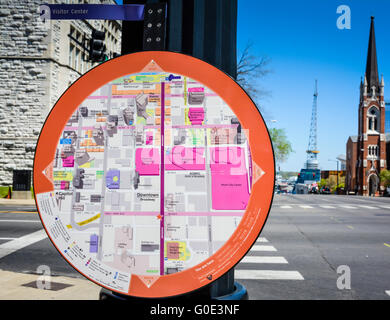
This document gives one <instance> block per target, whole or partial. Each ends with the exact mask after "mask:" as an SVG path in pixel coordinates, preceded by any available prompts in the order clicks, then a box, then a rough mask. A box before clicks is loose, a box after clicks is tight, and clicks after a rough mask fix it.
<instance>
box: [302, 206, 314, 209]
mask: <svg viewBox="0 0 390 320" xmlns="http://www.w3.org/2000/svg"><path fill="white" fill-rule="evenodd" d="M300 207H301V208H303V209H313V207H312V206H307V205H302V206H300Z"/></svg>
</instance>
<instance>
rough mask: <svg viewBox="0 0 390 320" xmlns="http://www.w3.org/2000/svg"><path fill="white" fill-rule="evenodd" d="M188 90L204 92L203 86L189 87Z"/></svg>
mask: <svg viewBox="0 0 390 320" xmlns="http://www.w3.org/2000/svg"><path fill="white" fill-rule="evenodd" d="M188 92H204V88H202V87H195V88H188Z"/></svg>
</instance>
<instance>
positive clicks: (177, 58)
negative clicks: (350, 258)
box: [34, 51, 275, 298]
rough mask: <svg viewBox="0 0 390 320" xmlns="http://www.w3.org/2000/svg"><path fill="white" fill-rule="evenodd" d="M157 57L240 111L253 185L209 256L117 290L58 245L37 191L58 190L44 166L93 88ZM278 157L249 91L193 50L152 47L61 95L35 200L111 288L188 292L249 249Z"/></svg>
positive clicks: (39, 163)
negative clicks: (62, 242)
mask: <svg viewBox="0 0 390 320" xmlns="http://www.w3.org/2000/svg"><path fill="white" fill-rule="evenodd" d="M151 60H153V61H154V62H155V63H156V64H157V65H158V66H159V67H160V68H161V69H162V70H164V72H171V73H174V74H180V75H184V76H186V77H190V78H192V79H194V80H196V81H198V82H200V83H201V84H203V85H205V86H207V87H208V88H209V89H211V90H212V91H214V92H215V93H216V94H217V95H218V96H220V97H221V98H222V99H223V100H224V101H225V103H226V104H227V105H228V106H229V107H230V109H231V110H232V111H233V112H234V113H235V115H236V116H237V117H238V119H239V121H240V123H241V126H242V128H243V129H244V130H245V132H246V136H247V139H248V141H249V147H250V151H251V157H252V181H253V183H252V191H251V196H250V199H249V203H248V205H247V207H246V211H245V214H244V215H243V217H242V219H241V221H240V223H239V225H238V227H237V228H236V230H235V231H234V232H233V234H232V236H231V237H230V238H229V239H228V240H227V241H226V242H225V244H224V245H223V246H222V247H221V248H220V249H219V250H218V251H216V252H215V253H214V254H213V255H211V256H210V257H209V258H207V259H206V260H204V261H202V262H201V263H199V264H197V265H196V266H194V267H191V268H189V269H186V270H184V271H181V272H178V273H174V274H168V275H161V276H158V278H157V279H154V281H153V285H151V286H150V287H148V286H146V285H145V283H144V282H143V281H142V280H141V279H140V277H139V276H138V275H135V274H132V275H131V279H130V286H129V288H128V291H127V292H121V291H117V290H114V289H112V288H110V287H108V286H105V285H103V284H101V283H99V282H98V281H96V280H94V279H91V278H90V277H88V276H86V275H85V274H84V273H82V272H81V271H79V270H78V269H77V268H76V267H75V266H74V265H73V264H72V263H71V262H70V261H69V260H68V259H67V258H66V257H65V255H64V254H63V253H62V252H61V250H59V248H58V247H57V245H56V244H55V242H54V241H53V239H52V238H51V237H50V234H49V233H48V232H47V229H46V226H45V223H44V219H42V216H41V212H40V211H39V210H40V209H39V206H38V200H37V195H39V194H41V193H47V192H52V191H54V186H53V183H52V182H51V181H50V180H49V179H48V178H47V177H46V176H45V174H44V171H45V169H46V168H47V167H48V166H49V165H50V164H51V162H52V161H53V159H54V157H55V152H56V148H57V143H58V141H59V139H60V137H61V133H62V131H63V129H64V127H65V126H66V123H67V121H68V119H69V118H70V117H71V116H72V114H73V113H74V111H75V110H76V109H77V108H78V106H79V105H81V104H82V102H83V101H84V100H85V99H86V98H87V97H88V96H89V95H90V94H92V93H93V92H94V91H96V90H97V89H98V88H100V87H102V86H103V85H105V84H107V83H108V82H110V81H113V80H115V79H117V78H120V77H123V76H125V75H129V74H134V73H140V72H141V71H142V70H143V68H144V67H145V66H146V65H147V64H148V63H149V62H150V61H151ZM274 181H275V162H274V154H273V149H272V144H271V140H270V136H269V133H268V130H267V127H266V125H265V123H264V120H263V118H262V116H261V114H260V112H259V111H258V110H257V108H256V106H255V104H254V103H253V102H252V100H251V99H250V98H249V96H248V95H247V94H246V93H245V91H244V90H243V89H242V88H241V87H240V86H239V85H238V84H237V83H236V82H235V81H234V80H233V79H232V78H230V77H229V76H228V75H227V74H225V73H224V72H222V71H220V70H219V69H217V68H215V67H213V66H212V65H210V64H208V63H206V62H204V61H201V60H199V59H196V58H194V57H191V56H187V55H183V54H179V53H173V52H167V51H147V52H139V53H133V54H128V55H124V56H120V57H118V58H115V59H112V60H109V61H107V62H105V63H103V64H101V65H99V66H97V67H95V68H93V69H92V70H90V71H89V72H87V73H86V74H85V75H83V76H82V77H80V78H79V79H78V80H77V81H76V82H75V83H74V84H73V85H72V86H71V87H70V88H69V89H68V90H67V91H66V92H65V93H64V94H63V95H62V96H61V98H60V99H59V100H58V101H57V103H56V104H55V106H54V107H53V109H52V110H51V112H50V114H49V116H48V117H47V119H46V122H45V124H44V126H43V128H42V131H41V133H40V136H39V139H38V144H37V147H36V153H35V159H34V191H35V194H36V195H35V201H36V203H37V208H38V211H39V215H40V217H41V220H42V223H43V226H44V228H45V230H46V232H47V233H48V235H49V237H50V240H51V241H52V243H53V244H54V246H55V247H56V248H57V250H58V251H59V252H60V253H61V255H62V256H63V257H64V258H65V260H67V261H68V262H69V264H70V265H72V267H74V268H75V269H76V270H77V271H78V272H80V273H81V274H83V275H84V276H85V277H86V278H88V279H89V280H91V281H93V282H95V283H96V284H98V285H100V286H102V287H105V288H107V289H109V290H112V291H116V292H118V293H121V294H127V295H131V296H137V297H148V298H156V297H167V296H176V295H180V294H184V293H188V292H191V291H194V290H196V289H199V288H201V287H203V286H205V285H208V284H210V283H211V282H212V281H214V280H216V279H218V278H219V277H221V276H222V275H224V274H225V273H226V272H228V271H229V270H230V269H231V268H233V267H234V266H235V265H236V264H237V263H238V262H239V261H240V260H241V259H242V258H243V257H244V256H245V254H246V253H247V252H248V251H249V250H250V248H251V246H252V245H253V243H255V241H256V239H257V238H258V236H259V234H260V232H261V230H262V228H263V226H264V225H265V222H266V219H267V217H268V213H269V210H270V207H271V204H272V199H273V191H274Z"/></svg>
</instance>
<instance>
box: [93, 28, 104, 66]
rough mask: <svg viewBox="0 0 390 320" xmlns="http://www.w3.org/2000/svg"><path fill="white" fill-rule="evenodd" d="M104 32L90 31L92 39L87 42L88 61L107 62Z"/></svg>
mask: <svg viewBox="0 0 390 320" xmlns="http://www.w3.org/2000/svg"><path fill="white" fill-rule="evenodd" d="M105 38H106V33H105V32H104V31H98V30H92V38H91V39H90V40H89V60H91V61H93V62H103V61H106V60H107V55H106V46H105V45H104V40H105Z"/></svg>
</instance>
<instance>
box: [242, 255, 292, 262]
mask: <svg viewBox="0 0 390 320" xmlns="http://www.w3.org/2000/svg"><path fill="white" fill-rule="evenodd" d="M240 263H288V262H287V260H286V259H285V258H284V257H257V256H246V257H244V258H243V259H242V260H241V261H240Z"/></svg>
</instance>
